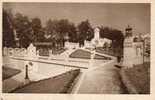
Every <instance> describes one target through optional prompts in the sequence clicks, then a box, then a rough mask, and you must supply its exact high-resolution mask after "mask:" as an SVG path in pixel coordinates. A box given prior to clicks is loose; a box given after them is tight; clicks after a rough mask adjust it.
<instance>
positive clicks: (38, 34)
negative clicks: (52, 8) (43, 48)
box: [31, 18, 44, 42]
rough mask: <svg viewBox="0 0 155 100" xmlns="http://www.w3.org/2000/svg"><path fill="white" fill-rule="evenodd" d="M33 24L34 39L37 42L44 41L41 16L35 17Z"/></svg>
mask: <svg viewBox="0 0 155 100" xmlns="http://www.w3.org/2000/svg"><path fill="white" fill-rule="evenodd" d="M31 25H32V30H33V35H34V41H37V42H41V41H44V30H43V28H42V25H41V20H40V19H39V18H33V19H32V22H31Z"/></svg>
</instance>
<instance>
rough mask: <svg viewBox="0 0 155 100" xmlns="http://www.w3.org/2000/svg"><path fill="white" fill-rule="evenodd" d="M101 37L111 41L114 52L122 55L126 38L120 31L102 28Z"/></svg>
mask: <svg viewBox="0 0 155 100" xmlns="http://www.w3.org/2000/svg"><path fill="white" fill-rule="evenodd" d="M100 36H101V37H102V38H108V39H111V40H112V47H113V51H114V52H115V53H116V54H117V55H122V53H123V41H124V36H123V33H122V32H121V31H120V30H118V29H112V28H109V27H103V26H102V27H101V29H100Z"/></svg>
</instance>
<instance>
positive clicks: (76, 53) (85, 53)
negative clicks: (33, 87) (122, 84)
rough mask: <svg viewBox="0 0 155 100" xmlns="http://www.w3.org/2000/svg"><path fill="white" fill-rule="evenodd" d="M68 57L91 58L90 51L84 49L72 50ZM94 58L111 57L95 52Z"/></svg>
mask: <svg viewBox="0 0 155 100" xmlns="http://www.w3.org/2000/svg"><path fill="white" fill-rule="evenodd" d="M69 57H70V58H81V59H91V53H90V52H89V51H84V50H81V49H78V50H76V51H74V52H73V53H71V54H70V55H69ZM94 58H95V59H98V60H110V59H111V58H110V57H105V56H101V55H98V54H96V55H95V57H94Z"/></svg>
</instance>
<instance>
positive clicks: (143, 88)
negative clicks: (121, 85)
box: [124, 62, 150, 94]
mask: <svg viewBox="0 0 155 100" xmlns="http://www.w3.org/2000/svg"><path fill="white" fill-rule="evenodd" d="M124 71H125V73H126V76H127V77H128V80H129V81H130V82H131V84H132V85H133V86H134V87H135V88H136V90H137V91H138V93H140V94H148V93H150V63H149V62H146V63H144V65H142V64H141V65H136V66H134V67H133V68H129V69H124Z"/></svg>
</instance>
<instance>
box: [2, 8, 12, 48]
mask: <svg viewBox="0 0 155 100" xmlns="http://www.w3.org/2000/svg"><path fill="white" fill-rule="evenodd" d="M12 19H13V18H12V13H11V12H7V11H6V10H4V9H3V23H2V24H3V25H2V28H3V47H14V46H15V36H14V32H13V22H12Z"/></svg>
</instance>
